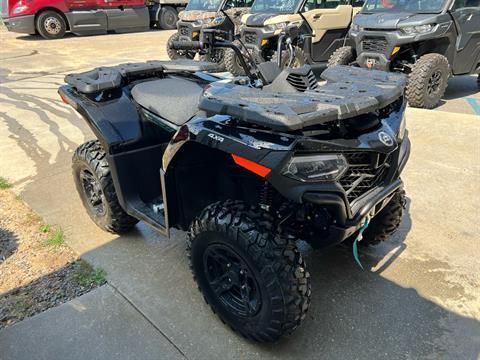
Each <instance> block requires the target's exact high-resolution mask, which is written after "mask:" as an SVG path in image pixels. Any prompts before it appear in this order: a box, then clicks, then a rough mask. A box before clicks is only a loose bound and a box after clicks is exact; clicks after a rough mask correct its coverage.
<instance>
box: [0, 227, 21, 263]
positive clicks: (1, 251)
mask: <svg viewBox="0 0 480 360" xmlns="http://www.w3.org/2000/svg"><path fill="white" fill-rule="evenodd" d="M17 241H18V240H17V235H16V234H15V233H13V232H12V231H10V230H7V229H4V228H0V265H1V264H2V262H4V261H5V260H7V259H8V258H9V257H10V256H12V255H13V254H15V251H16V250H17Z"/></svg>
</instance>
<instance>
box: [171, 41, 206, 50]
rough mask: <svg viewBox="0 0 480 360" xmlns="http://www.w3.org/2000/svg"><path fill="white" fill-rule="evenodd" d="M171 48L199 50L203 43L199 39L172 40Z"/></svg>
mask: <svg viewBox="0 0 480 360" xmlns="http://www.w3.org/2000/svg"><path fill="white" fill-rule="evenodd" d="M171 48H172V49H174V50H201V49H203V44H202V43H201V42H200V41H172V45H171Z"/></svg>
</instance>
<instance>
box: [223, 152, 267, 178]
mask: <svg viewBox="0 0 480 360" xmlns="http://www.w3.org/2000/svg"><path fill="white" fill-rule="evenodd" d="M232 158H233V161H235V164H237V165H240V166H241V167H244V168H245V169H247V170H250V171H251V172H253V173H255V174H257V175H260V176H261V177H265V176H267V175H268V174H270V171H272V170H271V169H269V168H267V167H265V166H263V165H260V164H257V163H256V162H253V161H250V160H248V159H245V158H243V157H241V156H238V155H235V154H232Z"/></svg>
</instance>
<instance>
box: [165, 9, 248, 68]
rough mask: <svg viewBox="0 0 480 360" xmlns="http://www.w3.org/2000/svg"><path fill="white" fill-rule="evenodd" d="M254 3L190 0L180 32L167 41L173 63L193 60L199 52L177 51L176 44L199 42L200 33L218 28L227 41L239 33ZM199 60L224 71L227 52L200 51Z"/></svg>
mask: <svg viewBox="0 0 480 360" xmlns="http://www.w3.org/2000/svg"><path fill="white" fill-rule="evenodd" d="M252 3H253V0H206V1H205V0H190V1H189V3H188V5H187V7H186V9H185V10H184V11H182V12H180V14H179V16H178V17H179V19H180V20H179V21H178V22H177V32H176V33H174V34H173V35H172V36H171V37H170V38H169V39H168V42H167V53H168V56H169V57H170V59H171V60H176V59H193V58H194V57H195V55H196V53H197V52H198V50H175V49H173V48H172V43H173V42H174V41H197V40H198V39H199V36H200V31H201V30H202V29H205V28H217V29H219V30H223V31H225V32H226V33H227V34H228V35H225V37H226V38H233V36H234V35H235V34H237V33H238V32H239V28H240V25H241V19H242V17H243V16H244V15H246V14H248V13H249V12H250V7H251V6H252ZM199 55H200V60H202V61H213V62H216V63H217V64H218V65H219V70H224V69H225V62H224V49H215V50H212V51H211V52H200V53H199Z"/></svg>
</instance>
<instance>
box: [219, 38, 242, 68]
mask: <svg viewBox="0 0 480 360" xmlns="http://www.w3.org/2000/svg"><path fill="white" fill-rule="evenodd" d="M234 45H236V46H237V47H239V46H240V43H239V42H238V41H234ZM224 63H225V68H226V70H227V71H229V72H230V73H232V75H233V76H242V75H245V71H244V69H243V67H242V66H241V65H240V63H239V60H238V59H237V54H236V53H235V51H233V50H232V49H226V50H225V54H224Z"/></svg>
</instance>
